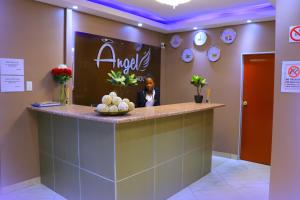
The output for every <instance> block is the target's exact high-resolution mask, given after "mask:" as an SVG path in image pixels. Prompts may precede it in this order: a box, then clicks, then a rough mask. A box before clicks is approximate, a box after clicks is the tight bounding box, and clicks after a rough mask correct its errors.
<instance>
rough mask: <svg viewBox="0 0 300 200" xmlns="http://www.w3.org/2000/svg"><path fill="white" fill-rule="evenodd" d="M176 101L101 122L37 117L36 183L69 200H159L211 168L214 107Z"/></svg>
mask: <svg viewBox="0 0 300 200" xmlns="http://www.w3.org/2000/svg"><path fill="white" fill-rule="evenodd" d="M222 106H223V105H222V104H195V103H182V104H172V105H164V106H158V107H151V108H137V109H135V110H133V111H132V112H130V113H129V114H128V115H125V116H115V117H104V116H99V115H98V114H97V113H95V112H94V108H91V107H86V106H79V105H68V106H58V107H49V108H30V109H31V110H33V111H37V112H36V113H35V114H36V116H37V123H38V134H39V149H40V166H41V167H40V170H41V181H42V183H43V184H44V185H46V186H47V187H49V188H51V189H52V190H54V191H56V192H57V193H58V194H60V195H62V196H64V197H65V198H66V199H68V200H102V199H103V200H153V199H155V200H165V199H167V198H168V197H170V196H172V195H173V194H175V193H177V192H178V191H180V190H181V189H183V188H184V187H186V186H188V185H190V184H191V183H193V182H195V181H197V180H198V179H200V178H201V177H203V176H205V175H206V174H208V173H209V172H210V170H211V156H212V128H213V109H215V108H218V107H222Z"/></svg>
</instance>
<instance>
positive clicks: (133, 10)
mask: <svg viewBox="0 0 300 200" xmlns="http://www.w3.org/2000/svg"><path fill="white" fill-rule="evenodd" d="M87 1H89V2H93V3H96V4H99V5H102V6H106V7H109V8H112V9H116V10H119V11H122V12H126V13H129V14H133V15H136V16H139V17H143V18H145V19H149V20H152V21H155V22H158V23H161V24H165V25H171V24H175V23H178V22H182V21H190V20H191V19H192V18H198V17H201V18H202V19H218V18H224V17H229V16H231V17H234V16H235V15H236V16H237V17H240V16H241V15H243V14H250V13H251V14H253V15H254V16H255V15H256V14H259V13H263V12H270V11H271V12H272V11H273V12H274V16H275V8H274V7H273V5H272V4H271V3H263V4H257V5H246V6H239V7H235V8H230V9H223V10H217V11H213V12H205V13H203V12H201V13H192V14H189V15H185V16H180V17H177V18H174V19H165V18H163V17H161V16H158V15H156V14H154V13H153V12H151V11H149V10H145V9H142V8H138V7H134V6H130V5H127V4H124V3H121V2H117V1H116V0H87Z"/></svg>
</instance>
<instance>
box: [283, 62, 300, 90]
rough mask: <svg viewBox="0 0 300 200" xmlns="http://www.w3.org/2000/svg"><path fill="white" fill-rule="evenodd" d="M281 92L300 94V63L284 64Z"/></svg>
mask: <svg viewBox="0 0 300 200" xmlns="http://www.w3.org/2000/svg"><path fill="white" fill-rule="evenodd" d="M281 92H288V93H300V61H284V62H283V63H282V74H281Z"/></svg>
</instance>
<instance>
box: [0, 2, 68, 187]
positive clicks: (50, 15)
mask: <svg viewBox="0 0 300 200" xmlns="http://www.w3.org/2000/svg"><path fill="white" fill-rule="evenodd" d="M0 27H1V29H0V57H1V58H23V59H25V80H31V81H33V92H22V93H0V105H1V107H0V110H1V112H0V127H1V129H0V137H1V178H2V180H1V182H2V185H10V184H13V183H16V182H19V181H24V180H27V179H30V178H33V177H36V176H39V165H38V152H37V136H36V126H35V123H34V120H33V117H32V115H31V114H30V113H29V112H28V111H27V110H26V107H27V106H28V105H30V104H31V103H33V102H35V101H45V100H49V99H52V97H53V89H54V86H55V85H54V84H53V81H52V78H51V76H50V75H49V73H48V72H49V70H50V69H51V68H52V67H53V66H56V65H57V64H58V63H62V62H63V50H64V48H63V47H64V40H63V39H64V10H63V9H59V8H56V7H52V6H48V5H45V4H41V3H36V2H33V1H31V0H22V1H20V0H1V1H0Z"/></svg>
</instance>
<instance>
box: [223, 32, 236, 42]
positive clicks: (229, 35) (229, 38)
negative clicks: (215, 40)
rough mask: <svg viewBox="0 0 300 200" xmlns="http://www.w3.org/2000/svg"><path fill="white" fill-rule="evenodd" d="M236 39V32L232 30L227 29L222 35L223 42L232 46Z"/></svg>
mask: <svg viewBox="0 0 300 200" xmlns="http://www.w3.org/2000/svg"><path fill="white" fill-rule="evenodd" d="M235 39H236V31H235V30H234V29H232V28H226V29H225V30H224V31H223V32H222V33H221V40H222V41H223V42H224V43H225V44H232V43H233V42H234V41H235Z"/></svg>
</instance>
